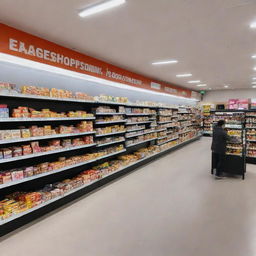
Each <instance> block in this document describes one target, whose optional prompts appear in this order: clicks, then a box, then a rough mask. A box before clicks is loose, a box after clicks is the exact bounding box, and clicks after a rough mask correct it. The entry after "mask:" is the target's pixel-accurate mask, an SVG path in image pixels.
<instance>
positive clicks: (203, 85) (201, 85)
mask: <svg viewBox="0 0 256 256" xmlns="http://www.w3.org/2000/svg"><path fill="white" fill-rule="evenodd" d="M196 86H198V87H205V86H207V84H197V85H196Z"/></svg>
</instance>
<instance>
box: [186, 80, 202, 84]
mask: <svg viewBox="0 0 256 256" xmlns="http://www.w3.org/2000/svg"><path fill="white" fill-rule="evenodd" d="M200 82H201V81H200V80H191V81H188V83H189V84H197V83H200Z"/></svg>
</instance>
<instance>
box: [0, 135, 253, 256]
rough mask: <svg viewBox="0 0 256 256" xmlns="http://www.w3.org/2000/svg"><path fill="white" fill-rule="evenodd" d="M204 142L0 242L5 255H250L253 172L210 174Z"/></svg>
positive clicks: (251, 252)
mask: <svg viewBox="0 0 256 256" xmlns="http://www.w3.org/2000/svg"><path fill="white" fill-rule="evenodd" d="M209 146H210V139H209V138H203V139H201V141H198V142H194V143H192V144H190V145H188V146H186V147H184V148H182V149H180V150H178V151H176V152H173V153H171V154H169V155H167V156H165V157H163V158H161V159H160V160H158V161H155V162H153V163H151V164H149V165H147V166H145V167H144V168H141V169H140V170H138V171H136V172H134V173H131V174H130V175H128V176H126V177H124V178H122V179H120V180H118V181H116V182H114V183H113V184H110V185H109V186H106V187H104V188H103V189H101V190H99V191H97V192H95V193H93V194H91V195H90V196H88V197H85V198H84V199H82V200H80V201H77V202H76V203H74V204H72V205H70V206H69V207H66V208H64V209H62V210H61V211H57V212H56V213H54V214H52V215H51V216H48V217H47V218H44V219H42V220H41V221H39V222H35V223H34V224H33V225H31V226H29V227H27V228H25V229H23V230H20V231H19V232H17V233H16V234H12V235H11V236H9V237H7V238H6V239H5V240H2V241H1V244H0V251H1V255H3V256H14V255H15V256H16V255H20V256H25V255H37V256H43V255H44V256H45V255H54V256H60V255H61V256H70V255H76V256H85V255H90V256H106V255H111V256H131V255H140V256H151V255H152V256H156V255H159V256H170V255H172V256H186V255H190V256H206V255H207V256H213V255H214V256H215V255H219V256H226V255H232V256H244V255H255V254H256V245H255V239H254V238H255V235H256V228H255V227H256V196H255V194H256V167H255V166H252V165H251V166H249V165H248V173H247V176H246V180H245V181H242V180H240V179H227V180H221V181H215V180H214V179H212V178H211V177H210V176H209V168H210V151H209Z"/></svg>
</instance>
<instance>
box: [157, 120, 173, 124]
mask: <svg viewBox="0 0 256 256" xmlns="http://www.w3.org/2000/svg"><path fill="white" fill-rule="evenodd" d="M157 123H158V124H168V123H173V120H171V121H164V122H157Z"/></svg>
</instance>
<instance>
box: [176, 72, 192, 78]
mask: <svg viewBox="0 0 256 256" xmlns="http://www.w3.org/2000/svg"><path fill="white" fill-rule="evenodd" d="M190 76H192V74H189V73H188V74H178V75H176V77H190Z"/></svg>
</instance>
